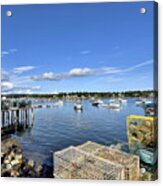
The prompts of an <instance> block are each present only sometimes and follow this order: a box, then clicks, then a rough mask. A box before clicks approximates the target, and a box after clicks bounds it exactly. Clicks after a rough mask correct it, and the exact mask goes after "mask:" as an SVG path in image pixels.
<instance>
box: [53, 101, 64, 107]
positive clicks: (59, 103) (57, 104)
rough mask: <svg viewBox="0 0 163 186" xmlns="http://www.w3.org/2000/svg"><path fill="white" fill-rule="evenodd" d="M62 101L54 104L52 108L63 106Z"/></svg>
mask: <svg viewBox="0 0 163 186" xmlns="http://www.w3.org/2000/svg"><path fill="white" fill-rule="evenodd" d="M63 103H64V102H63V101H62V100H59V101H57V102H56V103H55V104H54V106H63Z"/></svg>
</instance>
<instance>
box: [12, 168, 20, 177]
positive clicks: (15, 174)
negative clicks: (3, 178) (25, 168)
mask: <svg viewBox="0 0 163 186" xmlns="http://www.w3.org/2000/svg"><path fill="white" fill-rule="evenodd" d="M10 175H11V177H18V176H19V175H20V174H19V172H18V171H15V170H12V171H11V173H10Z"/></svg>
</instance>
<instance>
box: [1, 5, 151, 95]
mask: <svg viewBox="0 0 163 186" xmlns="http://www.w3.org/2000/svg"><path fill="white" fill-rule="evenodd" d="M153 6H154V3H153V2H137V3H133V2H132V3H98V4H60V5H59V4H58V5H57V4H56V5H55V4H53V5H13V6H3V7H2V56H1V59H2V92H4V93H53V92H71V91H125V90H147V89H152V88H153ZM141 7H145V8H146V10H147V13H146V14H141V13H140V8H141ZM7 10H11V11H12V16H11V17H7V16H6V11H7Z"/></svg>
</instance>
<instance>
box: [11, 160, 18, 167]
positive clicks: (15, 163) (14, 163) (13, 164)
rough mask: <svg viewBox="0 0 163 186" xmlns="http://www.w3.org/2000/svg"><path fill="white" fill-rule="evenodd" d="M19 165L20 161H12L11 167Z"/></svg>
mask: <svg viewBox="0 0 163 186" xmlns="http://www.w3.org/2000/svg"><path fill="white" fill-rule="evenodd" d="M17 164H19V161H18V160H12V161H11V165H12V166H15V165H17Z"/></svg>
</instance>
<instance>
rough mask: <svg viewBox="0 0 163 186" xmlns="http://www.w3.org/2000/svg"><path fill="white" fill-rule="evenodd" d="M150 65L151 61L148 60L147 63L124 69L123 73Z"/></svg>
mask: <svg viewBox="0 0 163 186" xmlns="http://www.w3.org/2000/svg"><path fill="white" fill-rule="evenodd" d="M152 63H153V60H148V61H145V62H143V63H139V64H137V65H134V66H132V67H129V68H127V69H125V70H124V71H125V72H130V71H132V70H135V69H137V68H140V67H143V66H146V65H150V64H152Z"/></svg>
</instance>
